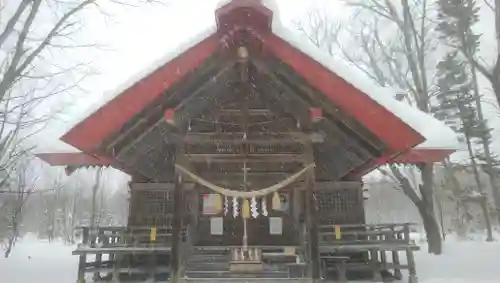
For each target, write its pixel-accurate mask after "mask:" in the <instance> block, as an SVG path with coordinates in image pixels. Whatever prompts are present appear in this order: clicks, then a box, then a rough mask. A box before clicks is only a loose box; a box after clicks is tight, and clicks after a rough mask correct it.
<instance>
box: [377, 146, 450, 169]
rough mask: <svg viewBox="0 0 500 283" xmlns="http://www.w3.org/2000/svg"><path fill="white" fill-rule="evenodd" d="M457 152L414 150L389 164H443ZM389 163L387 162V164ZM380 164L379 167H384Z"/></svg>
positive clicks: (447, 150) (448, 150)
mask: <svg viewBox="0 0 500 283" xmlns="http://www.w3.org/2000/svg"><path fill="white" fill-rule="evenodd" d="M453 152H455V150H452V149H421V148H414V149H412V150H410V151H408V152H407V153H403V154H401V155H399V156H398V157H396V158H394V159H392V160H390V161H389V162H388V163H407V164H415V163H431V162H441V161H443V160H444V159H446V158H447V157H448V156H450V155H451V154H452V153H453ZM386 163H387V162H386ZM382 164H384V163H382ZM382 164H379V165H382Z"/></svg>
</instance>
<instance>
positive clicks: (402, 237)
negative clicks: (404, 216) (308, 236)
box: [318, 223, 414, 245]
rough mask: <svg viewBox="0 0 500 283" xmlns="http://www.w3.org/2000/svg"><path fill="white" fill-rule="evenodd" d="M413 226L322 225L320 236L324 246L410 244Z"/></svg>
mask: <svg viewBox="0 0 500 283" xmlns="http://www.w3.org/2000/svg"><path fill="white" fill-rule="evenodd" d="M411 225H414V224H412V223H402V224H362V225H320V226H319V227H318V229H319V231H318V234H319V237H320V238H319V241H320V243H323V244H333V245H341V244H343V245H346V244H351V245H352V244H363V243H365V244H370V243H387V244H391V243H392V244H397V243H401V244H410V243H412V242H411V239H410V227H411Z"/></svg>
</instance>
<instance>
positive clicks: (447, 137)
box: [263, 0, 460, 150]
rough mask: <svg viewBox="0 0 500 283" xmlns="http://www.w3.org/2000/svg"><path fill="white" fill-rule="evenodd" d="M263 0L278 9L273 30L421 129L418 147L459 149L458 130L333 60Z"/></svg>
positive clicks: (418, 130)
mask: <svg viewBox="0 0 500 283" xmlns="http://www.w3.org/2000/svg"><path fill="white" fill-rule="evenodd" d="M263 2H264V5H266V7H268V8H269V9H271V10H272V11H273V13H274V17H273V33H274V34H275V35H277V36H279V37H280V38H282V39H283V40H285V41H287V42H288V43H289V44H291V45H292V46H294V47H295V48H297V49H298V50H300V51H302V52H303V53H305V54H307V55H308V56H309V57H311V58H312V59H314V60H315V61H316V62H318V63H320V64H321V65H323V66H324V67H325V68H327V69H329V70H330V71H331V72H333V73H335V74H336V75H338V76H339V77H341V78H343V79H344V80H345V81H346V82H348V83H350V84H351V85H353V86H354V87H356V88H357V89H359V90H361V91H362V92H364V93H365V94H367V95H369V96H370V97H371V98H372V99H373V100H374V101H375V102H377V103H378V104H380V105H381V106H383V107H384V108H386V109H387V110H389V111H390V112H392V113H393V114H394V115H396V116H397V117H399V118H400V119H401V120H402V121H403V122H405V123H406V124H407V125H409V126H410V127H412V128H413V129H415V130H416V131H417V132H419V133H420V134H421V135H422V136H423V137H424V138H425V139H426V141H425V142H423V143H422V144H420V145H418V146H417V147H416V148H420V149H450V150H457V149H459V147H460V145H459V142H458V139H457V134H456V133H455V132H454V131H453V130H452V129H451V128H450V127H448V126H447V125H446V124H444V123H443V122H442V121H439V120H438V119H436V118H434V117H432V116H431V115H429V114H427V113H424V112H422V111H420V110H419V109H417V108H415V107H412V106H411V105H409V104H406V103H403V102H399V101H397V100H396V99H395V98H394V95H395V94H396V93H394V90H392V89H389V88H383V87H381V86H379V85H377V84H376V83H375V82H374V81H373V80H372V79H371V78H369V77H368V76H366V75H365V74H363V73H362V72H361V71H359V70H358V69H356V67H354V66H350V65H349V63H348V62H344V61H342V60H333V58H332V56H331V55H329V54H328V53H326V52H325V51H323V50H321V49H320V48H318V47H316V46H315V45H313V44H312V43H311V42H309V41H308V40H307V39H306V38H305V37H303V36H302V35H300V34H299V33H298V32H294V31H292V30H290V29H289V28H287V27H285V26H284V25H283V23H282V22H281V20H280V17H279V8H278V5H277V3H276V2H275V0H264V1H263ZM392 94H394V95H392Z"/></svg>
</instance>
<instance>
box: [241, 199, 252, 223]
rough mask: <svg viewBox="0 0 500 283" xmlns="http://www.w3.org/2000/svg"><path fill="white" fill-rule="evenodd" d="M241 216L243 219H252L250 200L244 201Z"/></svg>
mask: <svg viewBox="0 0 500 283" xmlns="http://www.w3.org/2000/svg"><path fill="white" fill-rule="evenodd" d="M241 216H242V217H243V219H248V218H250V203H249V201H248V199H244V200H243V208H242V211H241Z"/></svg>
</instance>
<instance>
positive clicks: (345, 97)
mask: <svg viewBox="0 0 500 283" xmlns="http://www.w3.org/2000/svg"><path fill="white" fill-rule="evenodd" d="M264 38H265V40H264V41H265V45H266V50H268V51H270V52H271V53H272V54H273V55H274V56H276V57H277V58H280V59H281V60H282V61H284V62H286V63H287V64H288V65H290V66H291V67H292V68H293V69H294V70H295V71H296V72H297V73H298V74H300V75H301V76H302V77H303V78H304V79H305V80H306V81H307V82H309V83H310V84H311V85H312V86H313V87H315V88H316V89H318V90H319V91H321V92H322V93H324V94H325V95H326V96H327V97H328V98H329V99H330V100H332V101H333V102H334V103H335V104H336V105H337V106H339V107H340V108H341V109H342V110H344V111H346V112H347V113H348V114H350V115H351V116H353V117H355V118H356V119H357V120H358V121H360V122H361V123H362V124H363V125H365V127H367V128H368V129H369V130H370V131H371V132H373V133H374V134H375V135H377V136H378V137H379V138H380V139H381V140H383V141H384V142H385V143H386V144H387V145H388V146H389V147H390V149H389V151H390V152H391V155H393V154H395V153H399V152H402V151H406V150H408V149H410V148H412V147H414V146H416V145H418V144H420V143H422V142H424V141H425V139H424V137H422V135H420V134H419V133H418V132H416V131H415V130H414V129H413V128H411V127H410V126H408V125H407V124H406V123H404V122H403V121H401V119H400V118H399V117H397V116H395V115H394V114H393V113H391V112H390V111H389V110H387V109H386V108H385V107H383V106H381V105H380V104H378V103H377V102H375V101H374V100H373V99H371V98H370V97H369V96H368V95H367V94H365V93H363V92H362V91H360V90H358V89H357V88H356V87H355V86H353V85H351V84H349V83H348V82H346V81H345V80H344V79H343V78H341V77H339V76H338V75H336V74H334V73H333V72H331V71H330V70H328V69H327V68H325V67H324V66H322V65H321V64H320V63H318V62H316V61H315V60H314V59H312V58H310V57H309V56H308V55H306V54H304V53H302V52H301V51H300V50H298V49H296V48H295V47H293V46H292V45H290V44H289V43H288V42H286V41H284V40H283V39H281V38H280V37H278V36H276V35H275V34H268V35H264ZM332 60H333V59H332ZM387 95H389V94H387Z"/></svg>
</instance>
